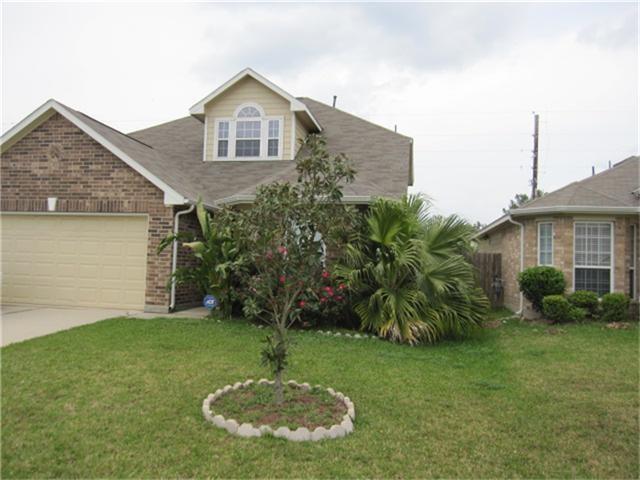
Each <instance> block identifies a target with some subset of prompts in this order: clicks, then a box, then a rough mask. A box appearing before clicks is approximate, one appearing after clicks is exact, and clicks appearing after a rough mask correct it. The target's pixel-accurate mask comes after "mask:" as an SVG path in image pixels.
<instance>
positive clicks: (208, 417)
mask: <svg viewBox="0 0 640 480" xmlns="http://www.w3.org/2000/svg"><path fill="white" fill-rule="evenodd" d="M202 413H203V414H204V419H205V420H206V421H207V422H211V421H212V420H213V415H212V414H211V410H209V405H206V406H205V405H203V406H202Z"/></svg>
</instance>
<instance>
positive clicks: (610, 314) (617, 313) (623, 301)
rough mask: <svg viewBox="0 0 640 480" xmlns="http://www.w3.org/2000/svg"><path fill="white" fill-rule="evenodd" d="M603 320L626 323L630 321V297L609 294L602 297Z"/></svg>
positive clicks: (622, 294)
mask: <svg viewBox="0 0 640 480" xmlns="http://www.w3.org/2000/svg"><path fill="white" fill-rule="evenodd" d="M602 320H603V321H605V322H625V321H628V320H629V297H627V296H626V295H625V294H624V293H607V294H605V295H603V296H602Z"/></svg>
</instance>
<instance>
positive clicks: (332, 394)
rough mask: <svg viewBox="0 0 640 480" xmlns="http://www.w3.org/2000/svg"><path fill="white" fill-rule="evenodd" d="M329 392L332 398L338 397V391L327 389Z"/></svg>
mask: <svg viewBox="0 0 640 480" xmlns="http://www.w3.org/2000/svg"><path fill="white" fill-rule="evenodd" d="M327 392H329V395H331V396H332V397H335V396H336V391H335V390H334V389H333V388H331V387H329V388H327Z"/></svg>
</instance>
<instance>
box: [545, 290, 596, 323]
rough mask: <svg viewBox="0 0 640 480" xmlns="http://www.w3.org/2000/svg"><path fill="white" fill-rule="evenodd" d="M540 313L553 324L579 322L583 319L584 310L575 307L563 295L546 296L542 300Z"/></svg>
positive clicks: (585, 313) (584, 315)
mask: <svg viewBox="0 0 640 480" xmlns="http://www.w3.org/2000/svg"><path fill="white" fill-rule="evenodd" d="M542 313H543V314H544V316H545V318H546V319H547V320H551V321H552V322H554V323H567V322H580V321H582V320H584V319H585V317H586V315H587V312H586V310H585V309H583V308H580V307H575V306H573V305H572V304H571V303H569V300H567V299H566V298H565V297H564V296H563V295H547V296H546V297H544V299H543V300H542Z"/></svg>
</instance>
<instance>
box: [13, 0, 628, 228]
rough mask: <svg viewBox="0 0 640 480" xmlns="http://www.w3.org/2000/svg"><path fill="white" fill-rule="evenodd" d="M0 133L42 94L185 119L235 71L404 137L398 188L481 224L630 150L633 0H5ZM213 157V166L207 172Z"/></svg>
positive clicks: (126, 126) (119, 123)
mask: <svg viewBox="0 0 640 480" xmlns="http://www.w3.org/2000/svg"><path fill="white" fill-rule="evenodd" d="M2 8H3V11H2V131H3V132H4V131H6V130H7V129H8V128H10V127H11V125H13V124H15V123H16V122H18V121H20V120H21V119H22V118H23V117H24V116H26V115H27V114H29V113H30V112H31V111H33V110H34V109H35V108H36V107H38V106H39V105H40V104H42V103H43V102H44V101H46V100H47V99H48V98H55V99H57V100H59V101H61V102H63V103H66V104H67V105H69V106H71V107H73V108H76V109H78V110H81V111H83V112H85V113H87V114H89V115H91V116H93V117H94V118H97V119H98V120H101V121H103V122H105V123H107V124H109V125H111V126H113V127H115V128H118V129H120V130H122V131H124V132H129V131H133V130H136V129H139V128H143V127H147V126H151V125H153V124H155V123H160V122H165V121H168V120H171V119H174V118H178V117H182V116H186V115H188V109H189V107H190V106H191V105H192V104H193V103H195V102H196V101H198V100H200V99H201V98H202V97H203V96H204V95H206V94H207V93H209V92H210V91H211V90H213V89H214V88H216V87H217V86H219V85H220V84H221V83H223V82H224V81H226V80H227V79H228V78H230V77H231V76H233V75H234V74H236V73H237V72H238V71H240V70H241V69H243V68H244V67H247V66H249V67H252V68H254V69H255V70H257V71H258V72H260V73H261V74H263V75H265V76H266V77H267V78H269V79H271V80H272V81H274V82H275V83H276V84H278V85H279V86H281V87H282V88H284V89H285V90H287V91H288V92H290V93H292V94H293V95H296V96H309V97H312V98H315V99H317V100H320V101H324V102H326V103H330V102H331V99H332V96H333V95H337V96H338V107H339V108H341V109H344V110H347V111H349V112H351V113H354V114H356V115H359V116H362V117H364V118H366V119H369V120H371V121H373V122H376V123H379V124H381V125H383V126H386V127H389V128H393V127H394V125H397V126H398V131H399V132H401V133H404V134H406V135H409V136H411V137H413V138H414V141H415V147H414V157H415V186H414V187H413V188H412V190H413V191H419V192H424V193H426V194H428V195H429V196H430V197H432V199H433V201H434V203H435V205H436V208H437V211H438V212H441V213H458V214H461V215H463V216H464V217H466V218H467V219H469V220H471V221H476V220H480V221H482V222H489V221H491V220H493V219H494V218H496V217H497V216H498V215H499V214H500V213H501V208H502V207H503V206H504V205H506V204H507V203H508V201H509V199H510V198H511V197H512V196H513V195H514V194H515V193H516V192H528V191H529V190H530V186H529V179H530V175H531V148H532V137H531V134H532V130H533V116H532V112H533V111H536V112H538V113H539V114H540V119H541V120H540V179H539V184H540V187H541V188H542V189H543V190H545V191H550V190H554V189H556V188H559V187H561V186H563V185H564V184H566V183H568V182H570V181H573V180H577V179H580V178H583V177H585V176H588V175H589V174H590V171H591V166H592V165H593V166H595V167H596V170H597V171H601V170H602V169H604V168H606V167H607V165H608V163H609V162H613V163H615V162H617V161H620V160H622V159H624V158H626V157H628V156H629V155H633V154H636V153H638V6H637V4H636V3H626V4H612V3H607V4H604V3H603V4H593V3H591V4H576V3H573V4H504V3H502V4H418V5H417V4H402V5H398V4H396V5H387V4H332V5H329V4H315V5H314V4H270V5H266V4H259V5H255V4H239V5H231V4H203V3H199V4H166V3H158V4H154V3H151V4H135V5H129V4H90V5H86V4H77V3H76V4H63V3H48V4H33V3H31V4H15V3H14V4H12V3H10V2H4V4H3V7H2ZM212 168H213V167H212Z"/></svg>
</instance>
